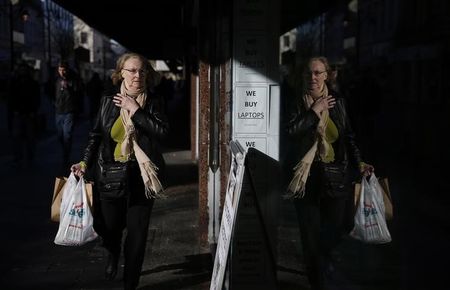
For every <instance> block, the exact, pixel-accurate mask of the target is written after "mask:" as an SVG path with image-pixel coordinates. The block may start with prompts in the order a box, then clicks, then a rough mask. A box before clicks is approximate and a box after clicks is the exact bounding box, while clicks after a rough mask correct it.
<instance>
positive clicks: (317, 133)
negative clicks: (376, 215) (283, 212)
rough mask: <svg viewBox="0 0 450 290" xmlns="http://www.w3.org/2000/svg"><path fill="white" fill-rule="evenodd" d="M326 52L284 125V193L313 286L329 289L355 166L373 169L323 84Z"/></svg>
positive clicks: (313, 65) (309, 69)
mask: <svg viewBox="0 0 450 290" xmlns="http://www.w3.org/2000/svg"><path fill="white" fill-rule="evenodd" d="M330 76H331V74H330V67H329V65H328V61H327V59H326V58H325V57H314V58H311V59H310V60H309V61H308V62H307V65H306V67H305V69H304V73H303V79H304V85H305V89H304V93H303V95H301V96H298V97H299V98H298V100H297V102H296V106H293V112H292V113H291V114H290V115H289V116H288V121H287V125H286V130H287V133H288V136H289V138H290V139H291V140H290V142H288V144H292V148H291V149H290V150H289V151H288V152H289V153H288V154H287V157H288V158H285V159H286V160H285V166H286V168H287V170H289V173H288V178H287V180H289V181H290V182H289V185H288V189H287V191H288V197H290V198H292V200H293V203H294V206H295V209H296V212H297V217H298V223H299V227H300V233H301V240H302V246H303V253H304V256H305V263H306V269H307V275H308V279H309V282H310V284H311V288H312V289H314V290H322V289H327V288H326V283H325V275H326V274H327V273H329V271H332V270H333V266H332V262H333V255H332V254H333V249H335V247H336V246H337V245H338V243H339V242H340V240H341V236H342V234H343V232H346V231H347V230H348V228H347V227H346V226H345V220H344V218H345V216H346V213H345V211H346V210H348V209H347V208H346V204H347V201H348V199H349V198H351V197H352V193H353V190H352V187H351V182H352V179H353V178H354V177H355V175H354V174H352V171H353V170H358V169H359V172H360V173H361V174H363V175H369V174H371V172H372V171H373V170H374V168H373V167H372V166H371V165H368V164H366V163H364V162H362V160H361V154H360V151H359V149H358V147H357V145H356V142H355V138H354V134H353V132H352V128H351V126H350V122H349V119H348V116H347V110H346V105H345V102H344V99H343V98H341V97H340V96H339V95H338V93H337V92H335V91H332V90H331V89H330V86H329V85H328V84H327V81H329V77H330Z"/></svg>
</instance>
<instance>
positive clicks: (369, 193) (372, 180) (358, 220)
mask: <svg viewBox="0 0 450 290" xmlns="http://www.w3.org/2000/svg"><path fill="white" fill-rule="evenodd" d="M350 236H352V237H353V238H355V239H358V240H361V241H363V242H366V243H373V244H383V243H388V242H390V241H391V240H392V239H391V234H390V233H389V230H388V227H387V224H386V218H385V211H384V202H383V193H382V189H381V186H380V184H379V183H378V178H376V176H375V174H372V175H371V176H370V177H369V180H367V179H366V178H363V179H362V181H361V195H360V198H359V202H358V205H357V208H356V213H355V226H354V228H353V230H352V231H351V233H350Z"/></svg>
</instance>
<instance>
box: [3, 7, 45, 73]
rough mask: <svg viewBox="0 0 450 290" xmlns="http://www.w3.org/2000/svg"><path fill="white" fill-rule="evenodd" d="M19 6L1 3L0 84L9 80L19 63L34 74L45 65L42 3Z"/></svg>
mask: <svg viewBox="0 0 450 290" xmlns="http://www.w3.org/2000/svg"><path fill="white" fill-rule="evenodd" d="M22 2H23V1H17V0H0V40H1V41H0V80H6V79H7V78H8V76H9V73H10V71H11V68H12V65H13V64H14V63H17V61H18V60H21V59H22V60H25V61H27V62H28V63H29V64H30V65H31V66H33V67H34V68H35V69H37V70H40V69H41V68H42V65H43V64H44V63H45V62H43V61H44V59H45V47H44V33H45V32H44V27H43V25H42V23H43V14H42V9H41V1H40V0H30V1H27V2H26V5H25V4H24V3H22ZM11 38H12V39H11ZM11 45H12V47H11Z"/></svg>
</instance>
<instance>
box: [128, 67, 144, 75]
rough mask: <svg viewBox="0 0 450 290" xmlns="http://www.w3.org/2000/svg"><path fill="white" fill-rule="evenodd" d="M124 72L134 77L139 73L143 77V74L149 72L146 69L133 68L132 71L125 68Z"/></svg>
mask: <svg viewBox="0 0 450 290" xmlns="http://www.w3.org/2000/svg"><path fill="white" fill-rule="evenodd" d="M123 70H126V71H127V72H129V73H130V74H132V75H135V74H137V73H138V72H139V75H143V74H145V73H146V72H147V71H146V70H144V69H135V68H132V69H128V68H123Z"/></svg>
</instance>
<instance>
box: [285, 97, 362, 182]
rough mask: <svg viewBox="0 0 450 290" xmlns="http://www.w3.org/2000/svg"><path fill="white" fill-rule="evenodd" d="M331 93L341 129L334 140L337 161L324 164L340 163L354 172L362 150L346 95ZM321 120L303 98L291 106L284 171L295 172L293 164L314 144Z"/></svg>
mask: <svg viewBox="0 0 450 290" xmlns="http://www.w3.org/2000/svg"><path fill="white" fill-rule="evenodd" d="M330 95H332V96H333V97H335V99H336V104H335V106H334V107H333V108H331V109H330V110H329V112H330V118H331V120H333V122H334V124H335V125H336V127H337V129H338V132H339V138H338V139H337V140H336V141H335V142H334V143H333V149H334V153H335V161H334V162H332V163H329V164H324V166H336V165H337V166H341V167H342V168H345V169H346V170H349V169H352V170H353V172H351V173H352V174H353V175H355V174H356V173H355V172H356V171H355V170H357V168H358V165H359V162H361V154H360V151H359V149H358V147H357V145H356V142H355V136H354V133H353V130H352V127H351V125H350V121H349V118H348V115H347V110H346V104H345V99H343V98H342V97H340V96H339V94H337V93H336V92H330ZM319 120H320V119H319V117H318V116H317V115H316V113H315V112H314V111H313V110H311V109H310V110H306V107H305V105H304V104H303V102H298V104H297V105H296V106H293V107H292V108H291V112H290V114H289V117H288V119H287V122H286V125H285V130H286V133H287V136H288V137H287V138H288V139H289V140H288V141H287V142H286V144H288V146H289V148H288V149H287V152H286V157H285V158H284V163H285V164H284V165H285V170H286V171H285V172H287V173H288V175H290V174H291V173H292V172H293V170H292V169H293V167H294V166H295V165H296V164H297V163H298V162H299V161H300V160H301V158H303V156H304V155H305V154H306V153H307V152H308V150H309V149H310V148H311V147H312V145H313V144H314V140H315V135H316V128H317V125H318V123H319ZM348 165H350V166H348ZM289 178H290V177H288V179H289ZM289 180H290V179H289Z"/></svg>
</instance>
